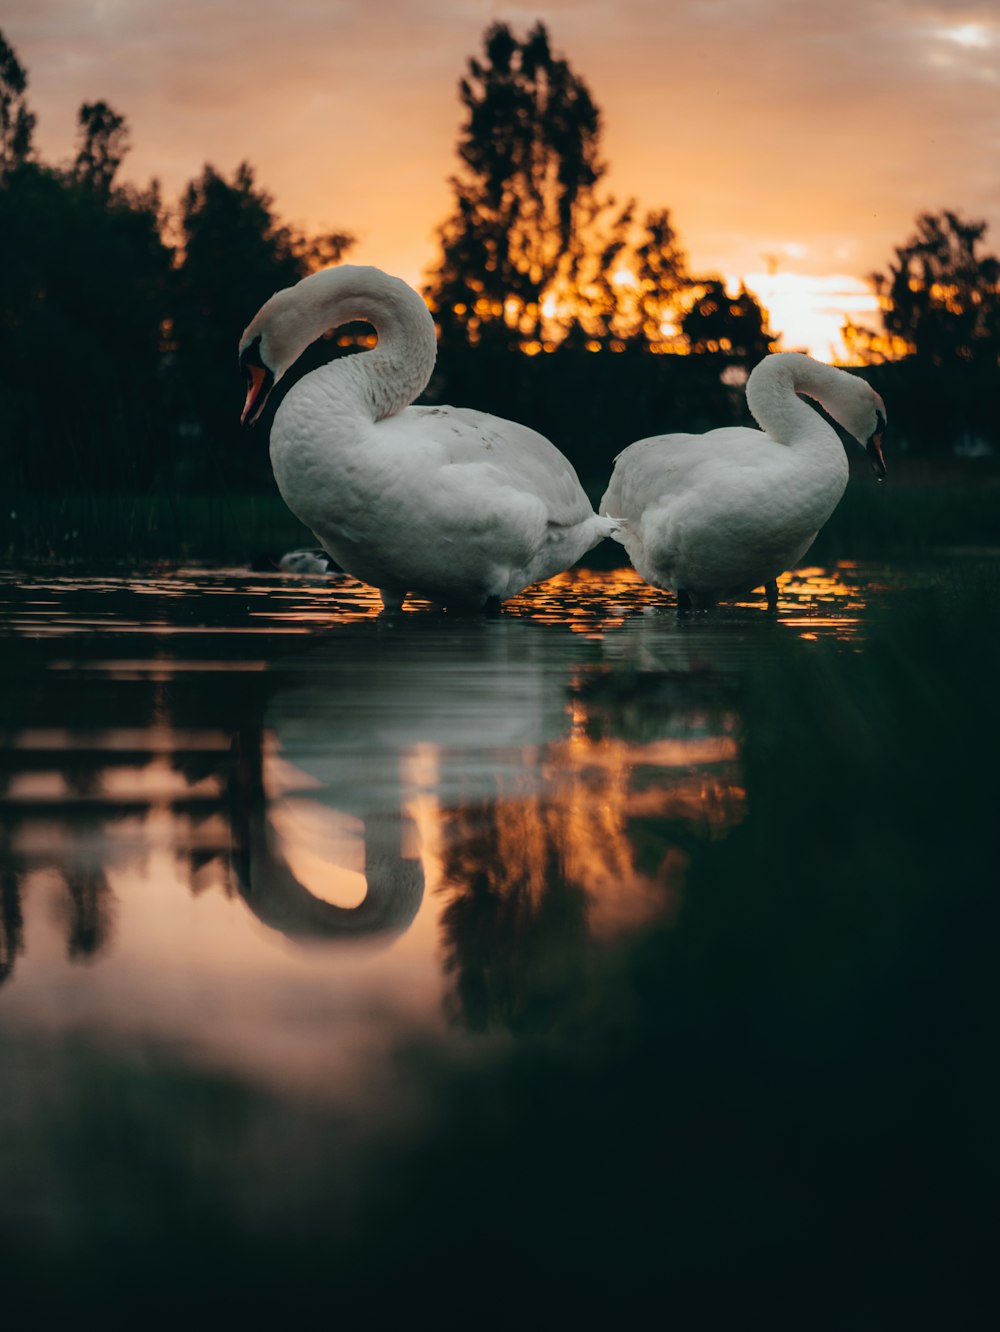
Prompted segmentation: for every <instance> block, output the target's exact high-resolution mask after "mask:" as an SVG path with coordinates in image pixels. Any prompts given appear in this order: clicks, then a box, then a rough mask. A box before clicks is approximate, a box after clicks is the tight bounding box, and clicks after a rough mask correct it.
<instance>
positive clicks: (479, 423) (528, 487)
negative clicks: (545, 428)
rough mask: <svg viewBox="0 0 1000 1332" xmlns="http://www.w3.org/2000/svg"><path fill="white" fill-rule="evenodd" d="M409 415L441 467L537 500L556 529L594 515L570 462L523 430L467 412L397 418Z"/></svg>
mask: <svg viewBox="0 0 1000 1332" xmlns="http://www.w3.org/2000/svg"><path fill="white" fill-rule="evenodd" d="M411 414H412V415H416V416H419V418H420V428H421V434H423V435H424V436H425V437H426V438H428V439H433V441H434V442H435V443H436V444H437V445H438V446H439V447H440V448H441V450H442V451H443V455H444V456H443V459H442V462H443V463H444V465H445V466H448V467H452V466H454V467H457V468H461V467H463V466H467V465H476V466H477V468H479V469H483V470H482V472H481V473H480V475H486V476H488V477H489V479H490V482H491V483H492V485H495V486H502V487H507V488H509V489H512V490H519V491H523V492H525V493H527V494H530V495H532V496H535V497H537V498H538V499H539V500H541V501H542V503H543V504H544V506H545V508H546V511H547V514H548V521H549V522H550V523H554V524H556V525H557V526H566V527H569V526H572V525H573V524H575V523H579V522H582V521H583V520H584V519H586V518H589V517H590V516H591V514H592V513H593V509H592V508H591V505H590V501H589V500H588V499H587V496H586V494H585V492H584V490H583V487H582V486H581V485H580V480H579V477H578V476H577V474H576V472H575V470H574V468H573V466H572V464H571V463H570V461H569V459H568V458H566V457H565V456H564V455H563V454H562V453H560V451H559V450H558V449H557V448H556V446H555V445H554V444H552V443H551V442H550V441H549V440H547V439H546V438H545V436H544V435H540V434H538V432H537V431H535V430H531V429H530V428H529V427H528V426H523V425H519V424H518V423H517V422H516V421H506V420H504V419H503V417H500V416H491V415H490V414H489V413H488V412H478V411H475V410H474V409H472V408H468V407H411V408H409V410H408V411H407V412H405V413H403V414H402V415H403V416H404V417H411ZM397 419H398V418H397Z"/></svg>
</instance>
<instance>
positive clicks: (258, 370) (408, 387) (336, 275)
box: [240, 264, 437, 425]
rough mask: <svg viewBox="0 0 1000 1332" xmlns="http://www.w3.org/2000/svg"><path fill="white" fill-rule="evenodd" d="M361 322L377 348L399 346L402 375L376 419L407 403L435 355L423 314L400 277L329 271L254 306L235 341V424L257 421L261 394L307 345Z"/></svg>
mask: <svg viewBox="0 0 1000 1332" xmlns="http://www.w3.org/2000/svg"><path fill="white" fill-rule="evenodd" d="M355 320H363V321H364V322H365V323H369V324H372V325H373V326H374V328H375V330H376V332H377V333H378V336H379V341H380V342H381V341H382V338H383V335H385V337H386V339H387V340H388V341H392V340H393V339H399V340H400V341H401V343H402V344H403V346H404V348H405V356H404V357H403V361H404V363H405V366H406V373H405V374H403V375H400V374H399V372H398V371H397V372H396V373H395V375H394V380H393V387H392V392H390V393H389V394H388V397H387V398H386V395H385V394H384V393H383V395H382V398H381V399H380V403H381V408H382V410H381V415H383V416H384V415H390V414H391V412H392V411H398V410H399V407H400V406H405V405H406V404H407V403H410V402H412V401H413V399H414V398H415V397H416V396H417V394H418V393H419V392H420V391H421V390H422V389H423V388H424V387H425V386H426V384H427V381H428V380H429V379H430V377H431V371H432V370H433V368H434V356H435V352H436V349H437V342H436V335H435V331H434V320H433V318H432V316H431V312H430V310H428V308H427V306H426V305H425V304H424V302H423V301H422V300H421V298H420V297H419V296H418V295H417V293H416V292H415V291H414V290H413V288H412V287H409V286H407V284H406V283H405V282H403V281H402V279H401V278H397V277H392V276H390V274H388V273H383V272H382V270H381V269H378V268H371V267H369V266H367V265H358V264H335V265H334V266H333V267H331V268H323V269H320V270H319V272H317V273H310V274H309V276H308V277H304V278H302V280H301V281H300V282H297V283H296V284H295V286H294V287H286V288H285V289H284V290H283V291H276V292H275V293H274V295H273V296H272V297H271V299H270V300H269V301H265V303H264V304H263V305H262V306H261V307H260V309H259V310H258V311H257V313H256V314H255V315H254V317H253V319H252V320H251V321H250V323H249V324H248V325H247V327H246V329H245V331H244V333H243V336H242V338H241V339H240V369H241V371H242V372H243V375H244V378H245V380H246V389H247V396H246V402H245V403H244V406H243V415H242V417H241V420H242V422H243V424H244V425H252V424H253V423H254V421H256V420H258V418H259V417H260V414H261V411H262V410H263V408H264V404H265V402H267V399H268V395H269V394H270V392H271V390H272V389H273V388H274V386H275V384H277V383H278V381H279V380H280V379H281V377H282V375H284V374H285V372H286V371H287V370H289V369H290V368H291V366H293V365H294V364H295V362H296V361H297V360H298V359H299V357H300V356H301V355H302V353H303V352H304V351H305V349H306V348H307V347H308V346H309V345H310V343H312V342H315V340H316V339H317V338H318V337H319V336H320V335H321V334H322V333H325V332H326V331H327V329H331V328H339V327H340V325H341V324H349V323H352V322H354V321H355Z"/></svg>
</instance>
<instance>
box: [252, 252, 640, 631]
mask: <svg viewBox="0 0 1000 1332" xmlns="http://www.w3.org/2000/svg"><path fill="white" fill-rule="evenodd" d="M352 320H364V321H366V322H367V323H370V324H372V325H373V326H374V328H375V330H376V332H377V334H378V344H377V346H376V347H375V348H374V349H373V350H371V351H368V352H364V353H362V354H359V355H356V356H350V357H346V358H343V359H341V360H337V361H333V362H332V363H330V364H329V365H325V366H322V367H321V368H320V369H318V370H313V371H312V372H311V373H310V374H307V375H305V376H304V377H303V378H302V379H300V380H299V381H298V383H297V384H295V385H294V386H293V387H292V388H291V389H290V390H289V392H288V393H287V394H286V396H285V398H284V400H283V402H282V403H281V405H280V406H279V407H278V410H277V412H276V413H275V416H274V423H273V425H272V427H271V463H272V466H273V468H274V475H275V480H276V481H277V483H278V489H279V490H280V491H281V494H282V497H283V498H284V500H285V503H286V504H287V505H288V507H289V508H290V509H291V510H292V512H293V513H294V514H296V516H297V517H298V518H300V519H301V520H302V522H304V523H305V524H306V526H307V527H309V528H311V529H312V531H313V532H314V533H315V534H316V536H317V538H318V539H319V541H320V544H321V545H322V546H323V548H324V549H325V550H326V551H328V552H329V554H330V555H331V556H332V557H333V559H334V560H336V562H337V563H338V564H339V565H340V566H341V568H342V569H345V570H346V571H347V572H348V573H350V574H353V575H354V576H355V577H356V578H359V579H361V580H362V582H366V583H370V584H372V585H373V586H375V587H377V588H378V589H379V591H380V593H381V595H382V600H383V603H384V604H385V606H386V607H387V608H392V609H398V608H399V607H400V606H402V604H403V600H404V598H405V597H406V596H407V595H408V594H410V593H413V594H415V595H418V596H423V597H427V598H429V599H430V600H432V601H436V602H440V603H443V604H446V605H451V604H453V605H460V606H470V607H478V606H482V605H484V604H485V603H488V602H493V603H499V602H500V601H502V600H503V599H505V598H506V597H510V596H513V595H514V594H515V593H517V592H519V591H521V589H522V588H525V587H527V586H528V585H529V584H531V583H535V582H539V581H541V580H542V579H545V578H551V577H552V576H553V575H554V574H557V573H561V572H562V571H563V570H564V569H567V568H569V566H570V565H571V564H575V563H576V561H577V560H578V559H579V558H580V557H581V556H582V555H584V554H586V552H587V551H588V550H590V549H591V548H592V547H593V546H596V545H597V543H598V542H599V541H601V540H602V539H603V538H604V537H605V536H610V535H611V534H612V532H613V531H614V530H615V528H616V526H617V524H616V523H614V522H613V521H612V520H610V519H607V518H599V517H598V516H597V515H596V514H595V513H594V511H593V508H592V507H591V505H590V501H589V500H588V499H587V496H586V494H585V493H584V491H583V488H582V487H581V485H580V482H579V480H578V478H577V475H576V472H575V471H574V470H573V468H572V466H571V465H570V463H569V461H568V460H567V459H566V458H565V457H564V456H563V455H562V454H561V453H560V452H559V450H558V449H557V448H556V447H555V445H553V444H551V443H550V442H549V441H548V440H547V439H545V438H544V437H543V436H541V435H539V434H536V432H535V431H533V430H529V429H528V428H527V427H526V426H522V425H517V424H515V423H514V422H512V421H505V420H503V419H501V418H500V417H496V416H488V415H486V414H485V413H484V412H477V411H472V410H469V409H466V408H456V407H413V406H410V404H411V403H412V402H413V399H414V398H415V397H417V395H418V394H419V393H420V392H422V390H423V389H424V388H425V387H426V385H427V382H428V380H429V379H430V376H431V371H432V370H433V368H434V360H435V356H436V352H437V344H436V336H435V330H434V321H433V319H432V318H431V314H430V311H429V310H428V309H427V306H426V305H425V304H424V302H423V301H422V300H421V298H420V297H419V296H418V295H417V293H416V292H415V291H413V289H412V288H411V287H409V286H407V284H406V283H405V282H402V281H401V280H400V279H399V278H395V277H390V276H389V275H388V274H386V273H383V272H381V271H380V270H379V269H377V268H365V267H358V266H355V265H351V264H343V265H340V266H338V267H335V268H327V269H323V270H322V271H321V272H318V273H313V274H311V275H310V276H309V277H306V278H303V279H302V281H301V282H298V283H297V284H296V285H295V286H294V287H288V288H286V289H285V290H284V291H279V292H277V293H276V294H275V295H274V296H272V297H271V299H270V300H269V301H267V302H266V303H265V304H264V305H263V306H262V307H261V309H260V310H259V311H258V312H257V314H256V315H255V316H254V318H253V320H252V321H251V323H250V325H249V326H248V328H247V329H246V331H245V332H244V334H243V337H242V339H241V341H240V366H241V368H242V370H243V372H244V375H245V376H246V381H247V398H246V405H245V406H244V409H243V421H244V422H245V423H248V424H249V423H252V422H253V421H255V420H256V419H257V418H258V417H259V415H260V412H261V409H262V408H263V406H264V403H265V401H266V400H267V396H268V394H269V393H270V391H271V389H272V388H273V387H274V385H275V384H277V383H278V381H279V380H280V379H281V377H282V375H284V374H285V372H286V371H287V370H288V369H289V367H290V366H291V365H293V364H294V362H295V361H296V360H297V359H298V357H299V356H300V355H301V354H302V352H303V351H304V350H305V349H306V347H308V346H309V344H310V343H311V342H313V341H315V339H316V338H318V337H319V336H320V335H321V334H323V333H325V332H326V331H327V330H328V329H331V328H336V327H339V326H340V325H342V324H346V323H349V322H351V321H352Z"/></svg>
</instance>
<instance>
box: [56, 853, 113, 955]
mask: <svg viewBox="0 0 1000 1332" xmlns="http://www.w3.org/2000/svg"><path fill="white" fill-rule="evenodd" d="M66 887H67V889H68V892H69V940H68V944H67V950H68V954H69V957H70V958H71V959H74V958H81V957H94V956H96V954H98V953H99V952H101V950H102V949H103V948H104V947H105V946H106V945H107V944H108V943H109V942H110V939H111V935H112V927H113V915H112V907H113V904H114V895H113V894H112V892H111V887H110V885H109V884H108V880H107V877H106V875H105V873H104V870H103V869H101V868H92V869H88V870H81V871H79V872H77V873H75V874H72V875H71V876H70V877H68V878H67V882H66Z"/></svg>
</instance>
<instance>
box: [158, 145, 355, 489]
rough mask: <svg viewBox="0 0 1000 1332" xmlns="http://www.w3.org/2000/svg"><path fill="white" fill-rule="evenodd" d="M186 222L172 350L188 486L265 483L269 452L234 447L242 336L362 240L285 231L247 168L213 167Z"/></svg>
mask: <svg viewBox="0 0 1000 1332" xmlns="http://www.w3.org/2000/svg"><path fill="white" fill-rule="evenodd" d="M179 221H180V232H181V244H182V258H181V262H180V265H179V268H178V271H177V278H176V294H175V301H174V312H173V319H172V323H171V329H170V345H171V351H172V361H171V364H172V368H173V370H174V371H175V372H176V373H175V375H174V383H175V386H176V390H177V393H178V402H177V404H176V412H177V415H178V417H179V419H180V421H181V424H182V434H183V436H184V437H185V438H186V439H187V440H188V441H189V444H190V447H185V448H183V449H182V450H181V454H182V456H181V458H180V462H181V465H182V468H183V469H184V474H183V475H182V477H181V478H180V479H182V480H183V479H184V476H185V475H187V473H191V474H190V475H189V476H187V480H188V481H190V482H191V483H195V482H199V483H201V482H213V481H218V480H219V479H220V475H219V474H218V472H219V468H220V467H222V468H224V469H227V471H226V474H227V475H228V477H229V479H234V478H236V479H243V480H253V481H256V482H260V483H264V482H265V480H266V471H267V459H266V450H264V451H260V450H257V451H256V453H255V452H253V451H251V450H249V449H245V448H244V449H242V450H237V449H235V448H232V447H231V446H232V445H233V444H234V442H235V429H236V426H237V424H238V417H239V407H240V404H241V401H242V399H241V396H240V395H241V391H242V388H241V382H240V378H239V375H238V374H237V372H236V345H237V342H238V341H239V336H240V333H241V332H242V331H243V329H244V328H245V327H246V325H247V324H248V323H249V321H250V319H251V317H252V315H253V314H254V313H255V311H256V310H257V309H258V308H259V306H261V305H262V304H263V302H264V301H265V300H267V298H268V297H269V296H270V295H271V294H272V293H273V292H275V291H277V290H279V289H280V288H282V287H288V286H291V285H292V284H293V283H295V282H298V280H299V279H300V278H302V277H304V276H305V275H306V273H308V272H310V271H312V270H313V269H314V268H317V267H321V266H323V265H324V264H329V263H333V262H336V261H337V260H339V259H340V258H341V257H342V255H343V254H344V252H345V251H346V250H347V249H348V248H349V246H350V245H351V244H352V243H353V237H351V236H350V235H349V234H348V233H346V232H333V233H330V234H329V235H326V236H320V237H317V238H309V237H306V236H304V235H302V234H301V233H300V232H298V231H296V230H295V229H294V228H292V227H289V226H285V225H283V224H282V223H281V222H279V220H278V218H277V216H276V214H275V211H274V200H273V199H272V197H271V195H270V194H268V193H267V191H266V190H264V189H263V188H261V187H260V186H259V185H258V184H257V182H256V180H255V178H254V172H253V168H252V167H251V166H250V165H249V164H248V163H246V162H243V163H241V164H240V166H238V167H237V169H236V171H235V172H234V174H233V178H232V180H226V179H225V177H223V176H222V175H220V174H219V172H218V171H216V169H215V168H214V167H213V166H211V165H206V166H205V168H204V170H203V171H202V174H201V175H200V176H199V177H198V178H197V179H196V180H193V181H191V182H190V184H189V185H188V186H187V189H186V190H185V191H184V195H183V197H182V199H181V205H180V218H179ZM226 386H229V387H228V390H227V387H226ZM206 444H207V445H208V451H206V448H205V445H206ZM241 456H242V457H243V459H244V465H243V466H242V467H241V466H240V465H239V463H238V458H239V457H241ZM232 469H235V472H234V471H233V470H232Z"/></svg>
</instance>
